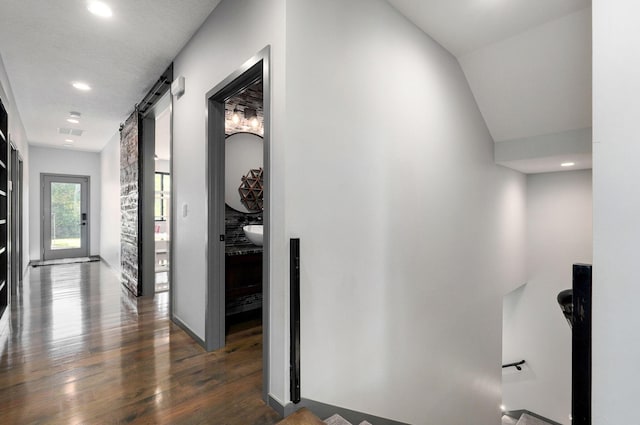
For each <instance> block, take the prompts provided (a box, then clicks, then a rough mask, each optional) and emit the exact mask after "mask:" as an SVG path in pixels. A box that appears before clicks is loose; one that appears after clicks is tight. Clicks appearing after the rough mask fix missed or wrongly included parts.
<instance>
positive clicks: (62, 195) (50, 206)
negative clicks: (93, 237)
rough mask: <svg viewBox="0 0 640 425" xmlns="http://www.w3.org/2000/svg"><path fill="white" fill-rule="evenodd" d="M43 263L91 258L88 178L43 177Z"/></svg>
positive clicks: (47, 175)
mask: <svg viewBox="0 0 640 425" xmlns="http://www.w3.org/2000/svg"><path fill="white" fill-rule="evenodd" d="M40 179H41V186H42V188H43V190H42V199H41V205H42V235H41V236H42V259H43V260H57V259H60V258H74V257H88V255H89V234H90V232H89V228H90V225H91V224H90V223H91V220H90V217H89V177H88V176H68V175H59V174H41V175H40Z"/></svg>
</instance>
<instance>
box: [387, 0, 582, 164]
mask: <svg viewBox="0 0 640 425" xmlns="http://www.w3.org/2000/svg"><path fill="white" fill-rule="evenodd" d="M388 1H389V3H391V4H392V5H393V6H394V7H396V8H397V9H398V10H399V11H400V12H401V13H402V14H404V15H405V16H406V17H407V18H408V19H410V20H411V21H412V22H414V23H415V24H416V25H417V26H418V27H420V28H421V29H422V30H423V31H424V32H425V33H427V34H429V35H430V36H431V37H432V38H433V39H434V40H436V41H437V42H438V43H440V44H441V45H442V46H443V47H444V48H446V49H447V50H449V51H450V52H451V53H452V54H454V55H455V56H456V57H457V58H458V61H459V62H460V65H461V66H462V69H463V70H464V73H465V75H466V76H467V80H468V81H469V86H470V87H471V90H472V92H473V94H474V96H475V99H476V102H477V103H478V107H479V108H480V111H481V112H482V115H483V117H484V119H485V122H486V123H487V127H488V129H489V132H490V133H491V135H492V137H493V139H494V141H495V142H501V145H502V144H503V143H508V142H514V143H515V144H517V145H518V147H519V148H520V150H521V151H522V152H523V153H526V158H525V157H523V158H521V159H517V158H512V159H511V160H510V161H508V162H500V161H498V162H499V163H501V164H503V165H506V166H509V167H511V168H514V169H517V170H519V171H522V172H526V173H532V172H548V171H560V170H564V168H562V167H561V166H560V161H559V157H558V155H557V152H558V151H563V152H564V153H563V156H562V158H565V156H567V157H571V152H570V151H569V148H573V147H578V148H579V149H577V150H574V151H573V153H575V160H574V162H576V168H578V167H580V168H590V167H591V159H590V154H585V149H587V150H588V151H589V152H590V151H591V131H590V127H591V8H590V6H591V1H590V0H534V1H532V0H455V1H454V0H388ZM568 132H571V134H573V135H580V136H581V137H582V139H581V140H576V138H575V137H571V138H567V137H566V134H567V133H568ZM552 142H553V143H555V144H564V145H566V146H561V147H555V148H554V147H552ZM525 144H526V146H525ZM502 146H504V145H502Z"/></svg>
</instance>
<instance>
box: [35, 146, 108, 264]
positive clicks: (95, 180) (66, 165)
mask: <svg viewBox="0 0 640 425" xmlns="http://www.w3.org/2000/svg"><path fill="white" fill-rule="evenodd" d="M41 173H47V174H69V175H78V176H89V177H90V178H91V181H90V195H89V213H90V215H89V221H90V224H89V226H90V231H89V235H90V236H89V254H90V255H99V254H100V215H101V204H102V202H101V189H102V183H101V175H100V174H101V172H100V154H99V153H97V152H81V151H71V150H66V149H50V148H42V147H37V146H30V147H29V180H30V181H31V182H33V184H32V187H33V188H35V189H39V186H40V174H41ZM40 196H41V194H40V190H31V191H30V192H29V197H28V198H25V199H28V200H29V205H30V210H29V258H30V260H31V261H35V260H39V259H40V253H41V240H40V239H41V235H40V222H41V220H40V217H41V214H42V211H41V210H40Z"/></svg>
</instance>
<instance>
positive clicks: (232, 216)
mask: <svg viewBox="0 0 640 425" xmlns="http://www.w3.org/2000/svg"><path fill="white" fill-rule="evenodd" d="M224 207H225V217H224V224H225V241H226V242H225V246H247V245H250V246H253V244H252V243H251V242H249V239H247V237H246V236H245V234H244V230H242V226H246V225H247V224H262V212H259V213H254V214H245V213H243V212H240V211H236V210H234V209H233V208H231V207H229V205H225V206H224Z"/></svg>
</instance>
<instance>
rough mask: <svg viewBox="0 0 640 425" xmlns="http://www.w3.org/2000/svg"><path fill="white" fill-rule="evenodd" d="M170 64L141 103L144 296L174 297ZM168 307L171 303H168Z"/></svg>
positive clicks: (141, 209) (142, 277)
mask: <svg viewBox="0 0 640 425" xmlns="http://www.w3.org/2000/svg"><path fill="white" fill-rule="evenodd" d="M172 80H173V64H171V65H170V66H169V67H168V68H167V69H166V71H165V72H164V74H163V75H162V76H161V77H160V79H159V80H158V81H157V82H156V84H155V85H154V86H153V87H152V89H151V90H150V91H149V93H148V94H147V96H146V97H145V98H144V99H143V101H142V102H141V106H139V112H140V128H141V136H140V142H141V147H140V158H141V166H140V176H141V179H140V185H141V194H140V220H141V223H140V225H139V226H140V239H141V242H142V248H141V256H140V258H139V268H140V270H141V273H140V280H141V281H142V291H141V292H142V296H144V297H154V296H155V295H156V294H158V293H162V296H163V297H166V299H167V300H170V298H171V295H170V293H171V287H170V282H171V280H172V279H171V272H172V271H171V251H172V250H171V229H173V225H172V221H171V220H172V217H173V215H172V213H171V211H172V207H173V206H172V202H171V199H172V193H171V192H172V186H173V185H172V184H171V180H172V177H173V176H172V175H171V149H172V119H173V97H172V95H171V91H170V86H171V81H172ZM169 310H171V303H170V302H169Z"/></svg>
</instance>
